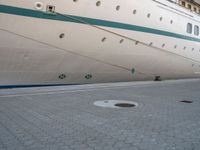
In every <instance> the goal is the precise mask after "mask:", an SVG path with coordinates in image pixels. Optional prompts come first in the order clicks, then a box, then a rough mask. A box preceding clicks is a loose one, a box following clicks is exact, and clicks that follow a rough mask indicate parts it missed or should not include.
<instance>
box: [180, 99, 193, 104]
mask: <svg viewBox="0 0 200 150" xmlns="http://www.w3.org/2000/svg"><path fill="white" fill-rule="evenodd" d="M180 102H181V103H187V104H191V103H193V101H189V100H183V101H180Z"/></svg>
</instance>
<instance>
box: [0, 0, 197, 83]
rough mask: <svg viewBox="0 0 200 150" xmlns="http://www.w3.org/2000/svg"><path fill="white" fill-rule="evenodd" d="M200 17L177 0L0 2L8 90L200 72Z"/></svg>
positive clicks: (2, 79)
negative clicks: (9, 88)
mask: <svg viewBox="0 0 200 150" xmlns="http://www.w3.org/2000/svg"><path fill="white" fill-rule="evenodd" d="M199 30H200V15H199V14H198V11H197V12H196V11H192V10H189V9H187V8H184V7H182V6H181V5H180V3H179V1H170V0H139V1H138V0H116V1H112V0H96V1H95V0H58V1H52V0H51V1H50V0H29V1H27V0H20V1H16V0H0V87H7V86H8V87H9V86H33V85H60V84H83V83H98V82H117V81H134V80H154V79H159V78H162V79H178V78H194V77H200V31H199Z"/></svg>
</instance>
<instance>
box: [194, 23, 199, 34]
mask: <svg viewBox="0 0 200 150" xmlns="http://www.w3.org/2000/svg"><path fill="white" fill-rule="evenodd" d="M194 35H197V36H199V26H197V25H195V26H194Z"/></svg>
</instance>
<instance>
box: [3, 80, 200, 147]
mask: <svg viewBox="0 0 200 150" xmlns="http://www.w3.org/2000/svg"><path fill="white" fill-rule="evenodd" d="M199 89H200V80H199V79H195V80H177V81H162V82H130V83H116V84H114V83H112V84H94V85H82V86H81V85H80V86H62V87H45V88H21V89H4V90H0V150H1V149H2V150H3V149H6V150H19V149H20V150H50V149H51V150H129V149H130V150H151V149H152V150H173V149H174V150H179V149H180V150H199V147H200V145H199V143H200V141H199V137H200V128H199V126H200V109H199V108H200V99H199V97H200V92H199ZM61 91H62V92H61ZM98 100H130V101H135V102H137V103H138V104H139V105H138V107H136V108H122V109H111V108H101V107H97V106H94V105H93V103H94V102H95V101H98ZM181 100H192V101H194V102H193V103H192V104H185V103H180V101H181Z"/></svg>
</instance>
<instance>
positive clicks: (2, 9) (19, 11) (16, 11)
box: [0, 5, 200, 42]
mask: <svg viewBox="0 0 200 150" xmlns="http://www.w3.org/2000/svg"><path fill="white" fill-rule="evenodd" d="M0 13H7V14H13V15H20V16H26V17H34V18H41V19H49V20H58V21H65V22H74V23H82V24H86V23H88V24H92V25H97V26H104V27H111V28H117V29H125V30H131V31H139V32H145V33H152V34H157V35H163V36H168V37H173V38H178V39H184V40H189V41H195V42H200V39H199V38H193V37H190V36H185V35H181V34H176V33H172V32H167V31H162V30H157V29H152V28H147V27H142V26H136V25H131V24H125V23H119V22H112V21H106V20H100V19H93V18H86V17H80V16H71V15H66V16H64V15H59V14H49V13H46V12H42V11H36V10H31V9H25V8H19V7H12V6H6V5H0ZM84 22H85V23H84Z"/></svg>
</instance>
